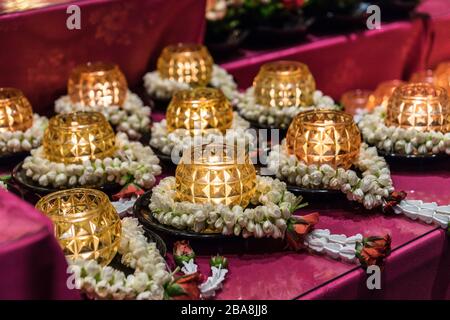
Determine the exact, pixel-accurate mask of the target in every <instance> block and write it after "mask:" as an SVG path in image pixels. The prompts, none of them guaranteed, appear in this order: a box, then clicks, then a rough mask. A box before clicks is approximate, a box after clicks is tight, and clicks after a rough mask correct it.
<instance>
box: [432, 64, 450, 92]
mask: <svg viewBox="0 0 450 320" xmlns="http://www.w3.org/2000/svg"><path fill="white" fill-rule="evenodd" d="M434 84H435V85H437V86H439V87H442V88H444V89H446V90H447V93H448V94H450V62H442V63H440V64H439V65H438V66H437V68H436V70H435V73H434Z"/></svg>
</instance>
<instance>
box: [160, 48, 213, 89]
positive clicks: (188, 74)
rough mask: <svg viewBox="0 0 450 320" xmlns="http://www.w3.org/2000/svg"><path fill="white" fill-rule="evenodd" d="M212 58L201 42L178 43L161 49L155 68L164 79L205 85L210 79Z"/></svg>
mask: <svg viewBox="0 0 450 320" xmlns="http://www.w3.org/2000/svg"><path fill="white" fill-rule="evenodd" d="M212 68H213V59H212V57H211V55H210V54H209V52H208V49H207V48H206V47H205V46H203V45H201V44H194V43H178V44H175V45H170V46H167V47H165V48H164V49H163V51H162V53H161V55H160V56H159V58H158V62H157V69H158V72H159V74H160V76H161V77H162V78H164V79H170V80H175V81H178V82H182V83H187V84H189V85H192V86H206V85H207V84H208V83H209V81H210V80H211V75H212Z"/></svg>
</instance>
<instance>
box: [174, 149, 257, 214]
mask: <svg viewBox="0 0 450 320" xmlns="http://www.w3.org/2000/svg"><path fill="white" fill-rule="evenodd" d="M237 149H238V148H236V147H231V146H226V145H214V144H210V145H203V146H198V147H196V148H192V149H191V150H187V151H186V152H185V153H184V155H183V157H182V159H181V162H180V164H179V165H178V166H177V169H176V173H175V178H176V190H177V198H178V200H179V201H189V202H192V203H213V204H223V205H227V206H233V205H240V206H242V207H246V206H247V205H248V204H249V202H250V199H251V197H252V195H253V193H254V192H255V187H256V171H255V167H254V166H253V164H252V162H251V161H250V159H249V157H248V154H247V153H245V152H237V151H238V150H237Z"/></svg>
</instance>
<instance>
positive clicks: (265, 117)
mask: <svg viewBox="0 0 450 320" xmlns="http://www.w3.org/2000/svg"><path fill="white" fill-rule="evenodd" d="M313 99H314V105H312V106H309V107H285V108H274V107H268V106H262V105H259V104H256V102H255V96H254V88H253V87H250V88H248V89H247V91H246V92H245V93H244V94H240V99H239V102H238V104H237V108H238V110H239V113H240V114H241V115H242V116H243V117H244V118H245V119H248V120H251V121H257V122H258V123H259V124H260V125H262V126H268V127H274V128H281V129H287V128H288V127H289V124H290V123H291V121H292V119H293V118H294V117H295V116H296V115H297V114H298V113H300V112H303V111H309V110H313V109H339V108H340V107H339V106H337V105H335V103H334V101H333V99H332V98H331V97H329V96H324V95H323V93H322V91H318V90H316V91H315V92H314V96H313Z"/></svg>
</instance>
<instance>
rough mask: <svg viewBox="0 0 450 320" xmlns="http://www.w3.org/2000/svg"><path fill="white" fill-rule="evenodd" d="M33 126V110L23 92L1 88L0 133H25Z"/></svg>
mask: <svg viewBox="0 0 450 320" xmlns="http://www.w3.org/2000/svg"><path fill="white" fill-rule="evenodd" d="M32 125H33V110H32V108H31V104H30V102H29V101H28V99H27V98H26V97H25V96H24V94H23V93H22V91H20V90H18V89H14V88H0V132H4V131H25V130H27V129H29V128H31V126H32Z"/></svg>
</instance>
